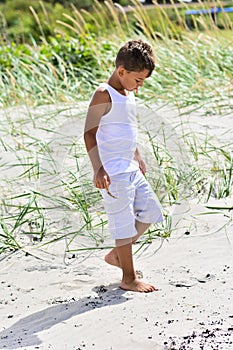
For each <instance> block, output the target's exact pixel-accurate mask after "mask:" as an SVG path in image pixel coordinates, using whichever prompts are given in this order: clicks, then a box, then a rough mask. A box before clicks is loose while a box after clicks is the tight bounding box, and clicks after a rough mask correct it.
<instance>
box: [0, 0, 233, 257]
mask: <svg viewBox="0 0 233 350" xmlns="http://www.w3.org/2000/svg"><path fill="white" fill-rule="evenodd" d="M132 5H134V7H133V8H132V11H131V12H129V13H128V12H127V13H125V11H124V9H123V8H122V7H120V6H114V4H113V3H112V2H111V1H107V2H106V3H105V4H100V3H98V2H97V1H95V6H94V8H95V9H94V11H93V12H92V13H87V12H86V11H84V10H83V11H78V10H77V9H75V8H73V15H72V16H68V15H66V16H65V18H64V19H66V21H64V20H62V19H59V20H58V22H57V31H56V34H55V35H54V36H53V37H49V38H46V37H44V36H43V35H44V34H43V31H42V30H41V35H42V37H41V39H42V42H41V43H37V42H35V41H34V42H33V43H32V44H31V45H29V44H20V45H15V44H13V43H10V44H5V45H3V46H1V47H0V53H1V68H0V69H1V74H0V79H1V80H0V90H1V94H0V103H1V106H2V110H1V130H0V133H1V134H0V136H1V138H0V141H1V142H0V148H1V154H2V156H1V159H0V168H1V182H0V186H1V217H0V252H4V251H9V250H13V251H14V250H17V249H20V248H21V249H22V248H24V247H26V246H28V245H36V246H38V245H39V246H41V245H48V244H49V243H50V244H52V243H53V244H55V242H57V241H60V240H65V242H66V249H67V250H69V251H72V252H74V251H79V250H82V249H99V248H105V247H108V246H109V240H108V233H107V218H106V215H105V213H104V210H103V207H102V201H101V196H100V194H99V192H98V191H97V190H96V189H95V188H94V187H93V185H92V179H91V169H90V165H89V162H88V159H87V155H86V151H85V147H84V144H83V137H82V130H83V129H82V127H83V121H84V118H85V110H86V107H87V104H86V103H84V105H82V103H81V102H82V101H87V100H89V98H90V96H91V94H92V93H93V91H94V89H95V87H96V86H97V85H98V84H99V82H100V81H103V80H104V79H106V78H107V77H108V75H109V74H110V73H111V72H112V70H113V68H114V56H115V54H116V51H117V49H118V47H119V46H120V45H121V44H122V42H125V41H126V40H128V39H130V38H132V37H133V38H137V37H140V38H142V39H144V40H147V41H148V42H150V44H151V45H152V46H153V48H154V51H155V53H156V57H157V64H156V70H155V72H154V74H153V75H152V77H151V78H150V79H148V81H146V83H145V86H144V88H143V90H142V92H141V94H140V100H141V102H142V103H143V104H144V105H145V106H156V105H157V104H159V105H168V106H171V105H172V106H175V108H177V109H178V110H179V111H180V116H179V118H180V124H179V123H178V124H179V125H177V126H176V128H177V129H176V128H175V127H174V128H173V126H172V125H169V127H170V129H171V130H170V131H169V133H167V130H168V128H167V127H166V126H165V127H164V130H162V129H161V130H160V132H161V135H160V136H161V137H160V138H159V139H158V135H157V133H156V132H154V131H153V130H152V129H149V130H145V131H144V134H143V139H144V140H146V143H147V145H148V148H149V149H150V160H151V159H152V160H151V164H150V167H149V171H148V175H147V177H148V179H149V181H150V183H151V185H152V186H153V187H154V188H155V190H156V192H157V194H158V197H159V199H160V200H161V202H162V204H163V206H164V209H165V210H164V216H165V220H164V222H163V223H162V224H159V225H157V226H154V227H152V228H151V229H150V230H148V232H147V233H146V234H145V235H144V241H143V242H140V246H139V248H138V249H139V250H140V249H141V247H143V245H144V244H145V243H149V242H151V241H152V240H153V239H154V238H155V237H157V236H160V237H164V238H166V237H169V236H170V235H171V233H172V231H173V230H175V229H176V228H175V227H173V224H172V215H171V208H172V207H173V206H174V205H176V204H177V203H179V202H180V201H182V200H189V199H192V198H198V199H199V200H200V201H201V202H202V203H207V202H208V201H209V200H210V199H221V198H227V197H230V196H231V195H232V184H233V174H232V171H233V159H232V145H233V144H232V143H231V141H228V142H226V143H225V144H221V145H219V143H217V142H216V140H215V139H214V138H213V137H212V136H209V135H208V133H206V134H205V133H203V132H200V133H197V132H195V131H193V130H192V129H191V127H189V126H188V125H184V124H182V123H183V121H182V114H183V115H189V114H190V113H194V114H195V113H202V115H203V116H209V115H213V116H214V115H220V116H224V115H226V114H229V113H231V112H232V76H233V66H232V56H233V48H232V38H231V35H229V33H230V31H231V29H232V24H231V20H230V18H229V17H227V16H226V15H224V14H223V15H222V17H221V29H219V28H218V27H217V26H216V24H215V23H213V22H212V21H211V20H210V18H209V17H203V16H202V17H200V18H193V21H194V28H195V29H194V30H192V31H190V30H189V29H188V28H187V24H186V22H185V18H184V15H183V13H184V9H186V8H187V7H188V6H187V5H185V4H184V7H183V9H182V11H181V10H179V11H178V9H177V8H176V7H174V8H173V13H172V16H171V15H170V17H169V14H168V12H167V11H166V10H165V9H164V8H162V7H161V6H160V5H158V4H157V3H155V8H154V10H153V11H156V14H157V17H156V18H157V21H156V22H154V20H153V17H152V15H151V13H152V12H151V11H150V12H148V11H146V10H145V8H143V7H142V6H141V5H140V4H138V2H136V1H132ZM198 5H199V6H200V7H201V6H202V7H203V8H206V7H207V3H201V2H199V4H198ZM219 6H220V7H221V6H223V4H222V3H220V2H219ZM170 11H171V9H170ZM35 16H36V14H35ZM39 20H40V19H39V18H37V21H39ZM195 23H196V24H195ZM65 28H67V29H69V30H70V31H71V32H72V33H73V35H72V36H71V35H69V36H68V35H67V33H65ZM46 104H47V106H46ZM13 106H14V108H13ZM39 106H41V107H39ZM44 106H45V107H44ZM200 111H201V112H200ZM156 113H159V112H158V111H156ZM162 118H163V115H162ZM164 121H165V123H166V121H167V120H166V119H164ZM77 125H78V126H79V127H77ZM178 130H179V132H178ZM171 139H172V140H176V141H177V140H178V141H179V142H177V144H176V150H175V152H174V148H173V146H171V145H170V144H169V141H170V140H171ZM174 143H175V141H174ZM176 152H178V156H179V155H182V152H184V160H183V161H182V162H181V163H182V164H180V163H179V162H177V154H175V153H176ZM151 157H152V158H151ZM77 242H78V243H77Z"/></svg>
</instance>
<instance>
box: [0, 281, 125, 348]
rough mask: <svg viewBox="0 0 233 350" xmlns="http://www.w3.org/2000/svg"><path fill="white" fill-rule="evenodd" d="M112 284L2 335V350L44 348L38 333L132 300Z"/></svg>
mask: <svg viewBox="0 0 233 350" xmlns="http://www.w3.org/2000/svg"><path fill="white" fill-rule="evenodd" d="M117 287H118V285H116V284H111V285H109V286H107V287H105V286H100V287H95V288H93V289H92V290H93V291H94V292H95V293H96V295H95V296H88V297H84V298H81V299H79V300H74V301H68V302H67V301H65V302H63V301H60V302H59V304H58V305H55V306H51V307H49V308H47V309H44V310H41V311H39V312H36V313H34V314H32V315H29V316H26V317H24V318H22V319H20V320H19V321H17V322H16V323H14V324H13V325H12V326H11V327H9V328H7V329H5V330H4V331H2V332H1V333H0V349H19V348H22V347H24V346H33V345H39V344H41V340H40V338H39V337H38V336H37V334H38V333H40V332H42V331H44V330H45V329H49V328H51V327H53V326H54V325H56V324H58V323H61V322H64V321H66V320H68V319H70V318H72V317H74V316H77V315H81V314H84V313H85V312H88V311H91V310H94V309H97V308H102V307H105V306H109V305H117V304H121V303H124V302H126V301H128V300H129V297H126V296H124V294H125V291H123V290H121V289H120V288H117Z"/></svg>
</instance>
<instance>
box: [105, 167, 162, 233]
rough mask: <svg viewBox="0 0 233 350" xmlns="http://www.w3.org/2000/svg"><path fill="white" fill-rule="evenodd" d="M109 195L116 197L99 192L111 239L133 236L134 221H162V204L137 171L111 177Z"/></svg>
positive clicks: (134, 229) (134, 230)
mask: <svg viewBox="0 0 233 350" xmlns="http://www.w3.org/2000/svg"><path fill="white" fill-rule="evenodd" d="M109 192H110V193H111V194H112V195H113V196H115V197H116V198H112V197H111V196H110V195H109V194H108V193H107V191H106V190H101V193H102V195H103V198H104V207H105V210H106V213H107V215H108V224H109V230H110V234H111V238H112V239H125V238H131V237H134V236H135V235H136V234H137V231H136V228H135V220H137V221H140V222H143V223H148V224H149V223H157V222H161V221H163V216H162V207H161V204H160V203H159V200H158V199H157V197H156V195H155V193H154V192H153V191H152V189H151V187H150V186H149V184H148V182H147V181H146V179H145V177H144V176H143V175H142V173H141V171H140V170H138V171H134V172H130V173H122V174H119V175H114V176H111V185H110V186H109Z"/></svg>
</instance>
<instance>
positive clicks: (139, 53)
mask: <svg viewBox="0 0 233 350" xmlns="http://www.w3.org/2000/svg"><path fill="white" fill-rule="evenodd" d="M119 66H123V67H124V68H125V69H126V70H128V71H129V72H132V71H135V72H140V71H143V70H144V69H148V70H149V74H148V76H150V75H151V73H152V71H153V69H154V68H155V56H154V54H153V51H152V48H151V47H150V45H148V44H147V43H145V42H143V41H142V40H131V41H128V42H127V43H125V45H123V46H122V47H121V48H120V50H119V51H118V54H117V57H116V67H117V68H118V67H119Z"/></svg>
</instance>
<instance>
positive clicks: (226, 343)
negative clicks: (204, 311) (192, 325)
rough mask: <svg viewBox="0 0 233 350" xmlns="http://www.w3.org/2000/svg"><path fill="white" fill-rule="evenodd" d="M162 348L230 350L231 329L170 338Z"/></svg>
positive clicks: (204, 331) (232, 343)
mask: <svg viewBox="0 0 233 350" xmlns="http://www.w3.org/2000/svg"><path fill="white" fill-rule="evenodd" d="M164 346H165V348H164V350H194V349H200V350H207V349H208V350H209V349H210V350H211V349H212V350H220V349H221V350H232V349H233V327H229V328H228V329H226V330H222V329H220V328H214V329H209V328H206V329H205V330H202V331H193V332H192V334H190V335H185V336H183V337H170V338H169V341H167V342H164Z"/></svg>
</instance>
